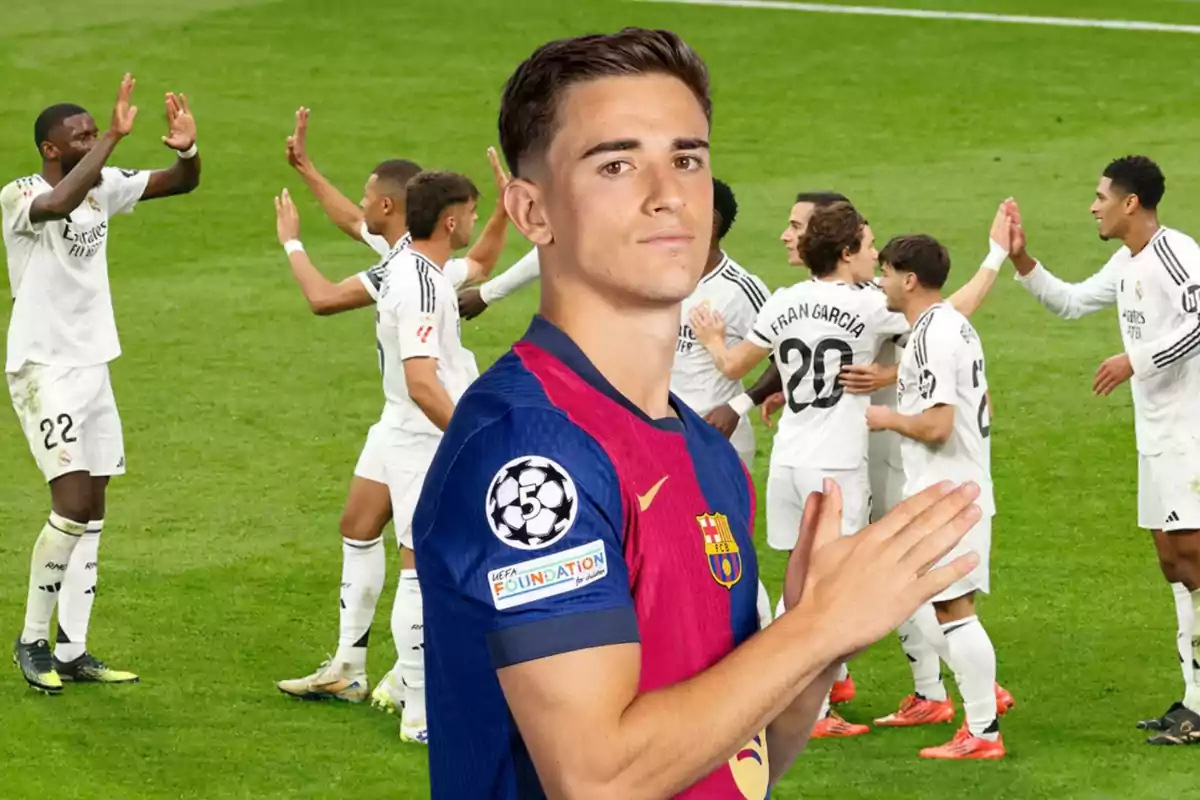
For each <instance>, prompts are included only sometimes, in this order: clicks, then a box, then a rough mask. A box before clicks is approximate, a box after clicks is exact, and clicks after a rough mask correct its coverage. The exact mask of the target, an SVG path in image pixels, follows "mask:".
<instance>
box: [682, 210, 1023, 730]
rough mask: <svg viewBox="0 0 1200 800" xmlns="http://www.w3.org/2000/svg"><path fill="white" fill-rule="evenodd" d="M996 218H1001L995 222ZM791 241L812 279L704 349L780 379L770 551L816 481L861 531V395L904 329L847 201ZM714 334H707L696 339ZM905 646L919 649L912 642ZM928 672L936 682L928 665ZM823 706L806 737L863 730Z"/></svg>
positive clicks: (989, 276) (878, 381) (980, 289)
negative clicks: (726, 339)
mask: <svg viewBox="0 0 1200 800" xmlns="http://www.w3.org/2000/svg"><path fill="white" fill-rule="evenodd" d="M794 214H795V208H793V215H794ZM998 219H1000V220H1001V221H1002V219H1003V218H1002V217H1001V216H1000V215H998ZM791 228H792V224H791V222H789V229H791ZM785 235H786V232H785ZM795 241H796V242H797V247H798V250H797V256H798V258H797V260H798V261H800V262H801V263H804V264H805V265H807V266H808V268H809V270H810V272H811V273H812V275H813V278H814V279H813V280H810V281H805V282H801V283H798V284H796V285H794V286H792V287H789V288H786V289H782V290H780V291H778V292H776V293H775V295H773V296H772V298H771V299H770V300H769V301H768V303H767V305H766V306H765V307H764V309H763V311H762V313H761V314H760V316H759V320H758V322H757V323H756V324H755V326H754V330H753V332H752V333H751V335H750V336H749V337H748V338H747V340H746V342H745V343H744V344H742V345H740V346H739V347H738V348H735V349H733V350H726V349H725V348H724V347H723V346H722V345H721V343H720V342H718V341H714V340H713V339H711V338H709V341H706V346H710V347H713V348H715V350H714V356H715V358H716V361H717V363H718V365H719V366H720V367H721V369H722V370H723V371H724V372H725V374H726V375H728V376H730V377H736V376H737V375H739V374H740V373H741V370H744V369H749V368H750V367H751V366H752V365H753V364H754V363H755V362H756V361H757V360H761V359H762V358H763V357H764V356H766V355H767V354H768V353H770V352H772V350H773V351H774V353H775V356H776V358H775V362H776V364H777V365H778V366H779V368H780V371H781V372H782V374H783V379H784V382H785V386H786V394H787V408H786V409H785V412H784V416H783V419H782V420H781V421H780V424H779V432H778V434H777V435H776V439H775V445H774V447H773V449H772V453H771V468H770V473H769V475H768V478H767V543H768V544H769V545H770V546H771V547H773V548H775V549H780V550H791V549H792V548H793V547H795V543H796V535H797V531H798V529H799V524H800V520H801V518H802V517H803V513H804V504H805V502H806V500H807V498H808V496H809V494H810V493H812V492H814V491H818V492H819V491H821V486H822V482H823V481H824V480H825V479H826V478H832V479H834V480H836V481H837V482H838V485H839V487H840V488H841V490H842V497H843V504H844V510H843V517H842V521H843V532H844V533H845V534H853V533H857V532H858V531H859V530H861V529H862V528H864V527H866V526H867V524H868V522H869V513H870V507H871V488H870V480H869V475H868V467H867V464H868V461H867V457H868V430H867V425H866V421H865V412H866V409H867V407H868V405H869V397H868V396H867V395H869V393H870V391H878V390H880V388H881V387H883V386H886V385H889V384H890V383H892V382H893V381H894V371H893V370H886V369H882V368H880V367H879V366H878V365H877V364H876V363H875V362H876V359H877V358H878V355H879V352H880V350H881V348H882V347H883V346H884V345H885V344H887V343H888V342H889V341H892V340H894V339H895V338H897V337H899V336H902V335H904V334H906V333H907V332H908V329H909V326H908V321H907V320H906V319H905V318H904V317H903V315H901V314H897V313H894V312H891V311H889V310H888V309H887V305H886V300H885V298H884V295H883V293H882V292H881V291H880V290H879V287H878V286H876V284H875V283H874V282H873V276H874V271H875V259H876V253H875V250H874V247H873V242H874V237H873V234H872V233H871V230H870V227H869V226H868V225H867V224H866V221H865V220H864V219H863V218H862V217H861V215H859V214H858V212H857V211H855V209H854V208H853V206H851V205H850V204H849V203H847V202H835V203H832V204H826V205H820V206H815V207H814V209H813V210H812V211H811V212H810V215H809V218H808V219H807V220H806V230H805V233H804V235H803V236H800V237H796V239H795ZM785 244H787V241H786V240H785ZM999 262H1000V263H1002V262H1003V254H1002V253H1001V255H1000V258H999ZM995 278H996V272H995V269H991V268H986V269H985V268H981V269H980V272H979V274H978V275H977V276H976V277H975V278H973V279H972V280H971V281H970V282H969V283H968V284H967V286H965V287H963V289H962V290H960V296H958V297H956V298H955V300H956V302H960V303H962V304H963V305H964V306H965V307H967V308H968V310H969V311H974V310H975V309H976V308H978V306H979V304H980V303H981V302H982V300H983V297H984V296H986V294H987V292H988V290H989V289H990V288H991V286H992V285H993V284H994V283H995ZM694 316H697V315H694ZM716 332H717V329H708V330H706V331H705V332H704V334H703V337H712V336H714V335H715V333H716ZM703 337H702V338H703ZM856 370H857V371H856ZM843 375H845V376H846V377H847V378H848V379H850V380H851V381H853V382H855V385H856V386H858V387H859V388H860V390H862V387H866V389H865V390H864V391H863V394H859V395H855V394H850V393H847V392H846V391H845V386H844V383H843V379H842V376H843ZM881 375H882V376H883V377H882V378H880V377H879V376H881ZM777 613H778V610H777ZM913 646H914V647H915V648H919V643H918V642H917V641H916V640H915V639H914V640H913ZM926 663H928V662H926ZM933 666H934V669H935V675H936V660H935V661H934V662H933ZM835 685H837V686H838V687H839V690H840V691H841V692H842V694H841V696H840V697H838V700H839V701H843V700H846V699H849V698H850V697H853V691H854V690H853V688H852V687H853V684H852V682H851V679H850V677H849V674H848V671H847V670H843V673H842V674H841V675H840V676H839V683H838V684H835ZM843 687H846V688H843ZM847 695H848V696H847ZM832 699H833V694H832V692H831V694H830V697H829V698H828V699H827V701H826V705H825V707H824V708H823V709H822V713H821V717H820V721H819V722H818V724H817V727H816V729H814V731H813V736H814V737H815V738H830V737H839V738H840V737H847V736H858V735H862V734H865V733H868V732H869V731H870V728H869V727H868V726H866V725H858V724H853V723H849V722H847V721H846V720H844V719H842V718H841V717H840V716H839V715H837V714H834V713H831V712H830V710H829V707H828V706H829V705H830V703H831V702H832Z"/></svg>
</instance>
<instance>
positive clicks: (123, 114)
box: [0, 74, 200, 693]
mask: <svg viewBox="0 0 1200 800" xmlns="http://www.w3.org/2000/svg"><path fill="white" fill-rule="evenodd" d="M134 85H135V81H134V79H133V76H131V75H128V74H127V75H125V76H124V78H123V79H122V81H121V87H120V89H119V90H118V92H117V101H116V104H115V105H114V106H113V111H112V118H111V121H110V123H109V127H108V129H107V130H106V131H104V132H103V133H101V132H100V130H99V128H98V127H97V126H96V122H95V120H94V119H93V118H92V116H91V114H89V113H88V112H87V110H86V109H84V108H83V107H81V106H78V105H75V104H73V103H60V104H58V105H53V106H50V107H49V108H46V109H45V110H43V111H42V113H41V114H39V115H38V118H37V120H36V121H35V123H34V131H33V132H34V143H35V144H36V145H37V148H38V151H39V153H40V154H41V158H42V169H41V172H39V173H35V174H33V175H29V176H27V177H24V178H18V179H17V180H15V181H13V182H12V183H10V184H8V185H7V186H5V187H4V188H3V190H0V211H2V214H3V230H4V246H5V249H6V250H7V252H8V277H9V284H10V286H11V288H12V293H13V309H12V318H11V320H10V321H9V328H8V347H7V358H6V362H5V372H6V374H7V379H8V388H9V393H10V394H11V396H12V401H13V407H14V408H15V409H16V412H17V418H18V420H19V421H20V423H21V427H22V429H23V430H24V432H25V436H26V438H27V439H28V440H29V448H30V450H31V452H32V453H33V457H34V461H36V462H37V465H38V467H39V469H41V471H42V474H43V475H44V476H45V478H46V480H47V481H48V482H49V484H50V503H51V511H50V517H49V520H48V521H47V522H46V524H45V526H44V527H43V528H42V531H41V534H40V535H39V536H38V538H37V541H36V543H35V544H34V548H33V557H32V559H31V562H30V573H29V594H28V600H27V603H26V608H25V627H24V629H23V630H22V631H21V634H20V636H18V637H17V641H16V644H15V645H14V648H13V660H14V661H15V662H16V663H17V665H18V667H19V668H20V670H21V672H22V674H23V675H24V676H25V680H26V681H28V682H29V684H30V685H31V686H33V687H34V688H36V689H39V690H41V691H44V692H49V693H57V692H59V691H61V690H62V682H63V681H64V680H66V681H75V682H96V683H129V682H133V681H136V680H137V676H136V675H134V674H133V673H131V672H125V671H121V670H114V669H110V668H109V667H107V666H106V665H105V664H104V663H103V662H102V661H100V660H99V659H97V658H96V657H95V656H93V655H92V654H91V653H90V652H88V650H87V631H88V624H89V621H90V619H91V613H92V604H93V603H94V601H95V596H96V582H97V567H98V561H99V548H100V534H101V531H102V530H103V528H104V520H105V511H106V509H105V492H106V489H107V487H108V482H109V479H110V478H111V477H113V476H114V475H123V474H124V473H125V447H124V441H123V434H122V428H121V418H120V415H119V414H118V412H117V405H116V400H115V399H114V397H113V390H112V383H111V380H110V377H109V369H108V364H109V362H110V361H113V360H114V359H116V358H117V357H118V356H120V354H121V346H120V342H119V339H118V336H117V326H116V320H115V318H114V316H113V307H112V296H111V294H110V290H109V282H108V255H107V253H108V233H109V225H110V221H111V219H112V218H113V217H114V216H116V215H118V214H125V213H129V212H131V211H133V209H134V207H135V206H136V205H137V203H138V201H139V200H152V199H155V198H160V197H170V196H172V195H178V194H186V193H187V192H190V191H192V190H193V189H195V188H196V187H197V186H198V185H199V184H200V158H199V156H198V155H197V150H196V121H195V119H194V118H193V117H192V112H191V108H190V106H189V104H188V100H187V97H186V96H184V95H181V94H180V95H176V94H174V93H171V92H168V93H167V94H166V96H165V101H164V104H165V108H166V118H167V134H166V135H165V136H163V137H162V142H163V144H164V145H166V146H167V147H168V148H170V149H171V150H173V151H175V152H176V154H177V155H176V159H175V163H174V164H173V165H172V166H170V167H168V168H166V169H160V170H153V171H137V170H126V169H116V168H113V167H109V166H107V162H108V159H109V157H110V156H111V155H112V153H113V151H114V150H115V149H116V147H117V145H118V144H120V142H121V141H122V140H123V139H124V138H125V137H126V136H129V135H130V134H131V133H132V132H133V124H134V120H135V119H136V117H137V113H138V108H137V106H135V105H132V98H133V89H134ZM56 605H57V607H58V632H57V636H56V647H55V648H54V652H53V654H51V652H50V644H49V637H50V619H51V617H52V616H53V614H54V610H55V606H56Z"/></svg>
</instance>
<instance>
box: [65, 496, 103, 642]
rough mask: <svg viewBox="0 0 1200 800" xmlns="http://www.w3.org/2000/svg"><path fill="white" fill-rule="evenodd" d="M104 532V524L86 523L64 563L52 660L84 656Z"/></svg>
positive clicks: (98, 520)
mask: <svg viewBox="0 0 1200 800" xmlns="http://www.w3.org/2000/svg"><path fill="white" fill-rule="evenodd" d="M103 531H104V520H102V519H95V520H92V521H91V522H89V523H88V524H87V531H85V532H84V534H83V536H82V537H81V538H80V539H79V544H78V545H76V546H75V550H74V551H73V552H72V553H71V560H70V562H68V563H67V576H66V577H65V578H64V579H63V585H62V593H61V594H60V596H59V598H58V637H57V638H56V640H55V645H54V656H55V658H57V659H58V660H59V661H62V662H67V661H74V660H75V659H77V658H79V657H80V656H81V655H83V654H84V653H86V652H87V633H88V622H89V621H90V620H91V618H92V604H93V603H95V602H96V583H97V581H98V580H99V572H98V570H99V559H100V534H101V533H102V532H103Z"/></svg>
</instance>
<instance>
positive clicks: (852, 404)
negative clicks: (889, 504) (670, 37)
mask: <svg viewBox="0 0 1200 800" xmlns="http://www.w3.org/2000/svg"><path fill="white" fill-rule="evenodd" d="M907 331H908V321H907V320H906V319H905V318H904V316H903V315H902V314H897V313H895V312H892V311H888V308H887V301H886V299H885V297H884V294H883V292H882V291H881V290H880V289H879V288H878V287H877V286H875V284H871V283H868V284H860V285H852V284H847V283H843V282H841V281H821V280H815V279H814V280H808V281H802V282H800V283H797V284H795V285H794V286H789V287H787V288H784V289H780V290H779V291H777V292H775V293H774V294H773V295H771V297H770V299H769V300H767V302H766V304H765V305H764V306H763V309H762V311H761V312H759V315H758V319H757V321H756V322H755V323H754V326H753V328H752V329H751V331H750V334H749V336H748V337H747V339H748V341H750V342H753V343H754V344H756V345H758V346H759V347H764V348H771V349H773V350H774V351H775V363H776V365H777V366H778V367H779V372H780V375H781V376H782V378H783V386H784V395H785V397H786V399H787V403H786V405H785V406H784V409H783V416H782V417H781V418H780V420H779V430H778V432H777V433H776V434H775V444H774V447H773V448H772V451H771V468H770V473H769V475H768V477H767V543H768V544H769V545H770V546H771V547H773V548H775V549H777V550H790V549H792V548H793V547H795V546H796V538H797V536H798V532H799V528H800V519H801V517H802V516H803V514H804V504H805V501H806V500H807V498H808V495H809V494H810V493H811V492H819V491H821V487H822V482H823V480H824V479H825V478H833V479H834V480H836V481H837V482H838V486H839V487H840V488H841V490H842V501H843V508H844V513H843V515H842V531H843V533H845V534H852V533H856V532H858V531H859V530H861V529H862V528H864V527H865V526H866V525H867V522H868V517H869V507H870V495H871V489H870V481H869V478H868V474H867V442H868V438H867V436H868V430H867V419H866V415H867V407H868V406H869V405H870V398H869V397H867V396H865V395H862V396H857V395H851V394H847V393H846V392H845V390H844V389H843V387H842V384H841V383H840V382H839V381H838V373H840V372H841V370H842V369H843V368H845V367H848V366H850V365H851V364H870V363H872V362H874V361H875V358H876V356H877V354H878V353H879V348H880V346H881V344H882V343H883V342H884V341H886V340H887V339H889V338H891V337H895V336H899V335H902V334H904V333H906V332H907Z"/></svg>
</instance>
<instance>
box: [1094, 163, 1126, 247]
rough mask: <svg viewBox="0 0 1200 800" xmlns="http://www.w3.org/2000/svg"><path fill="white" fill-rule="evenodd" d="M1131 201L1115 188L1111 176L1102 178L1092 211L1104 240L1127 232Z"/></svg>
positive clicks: (1118, 236)
mask: <svg viewBox="0 0 1200 800" xmlns="http://www.w3.org/2000/svg"><path fill="white" fill-rule="evenodd" d="M1130 202H1131V201H1130V198H1129V196H1128V195H1125V194H1122V193H1121V192H1120V191H1119V190H1117V189H1114V188H1113V185H1112V179H1111V178H1101V179H1100V183H1099V185H1098V186H1097V187H1096V199H1095V200H1093V201H1092V207H1091V212H1092V216H1093V217H1095V218H1096V227H1097V229H1098V232H1099V234H1100V238H1101V239H1102V240H1103V241H1106V242H1107V241H1108V240H1109V239H1119V238H1121V236H1123V235H1124V234H1125V230H1126V228H1127V227H1128V223H1129V217H1128V216H1127V215H1126V208H1127V206H1128V204H1129V203H1130Z"/></svg>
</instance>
